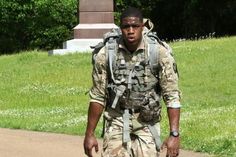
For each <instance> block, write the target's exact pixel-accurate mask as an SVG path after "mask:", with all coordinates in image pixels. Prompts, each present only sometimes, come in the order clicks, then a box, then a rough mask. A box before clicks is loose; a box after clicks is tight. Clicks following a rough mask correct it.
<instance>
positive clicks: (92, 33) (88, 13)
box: [49, 0, 117, 54]
mask: <svg viewBox="0 0 236 157" xmlns="http://www.w3.org/2000/svg"><path fill="white" fill-rule="evenodd" d="M112 28H117V26H116V25H115V24H114V15H113V0H79V24H78V25H77V26H76V27H74V39H72V40H68V41H66V42H64V43H63V49H56V50H52V51H49V54H66V53H74V52H91V51H92V49H91V48H90V46H94V45H96V44H97V43H99V42H100V41H102V38H103V34H104V33H106V32H108V31H110V30H111V29H112Z"/></svg>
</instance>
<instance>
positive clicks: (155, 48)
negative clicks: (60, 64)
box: [84, 7, 181, 157]
mask: <svg viewBox="0 0 236 157" xmlns="http://www.w3.org/2000/svg"><path fill="white" fill-rule="evenodd" d="M120 23H121V25H120V28H121V33H122V35H121V36H120V37H119V38H118V39H115V40H114V41H117V45H113V46H111V45H112V40H111V42H110V43H111V45H110V46H109V44H106V45H105V46H104V47H102V48H101V49H100V50H99V52H98V53H97V54H96V57H95V60H94V65H93V72H92V76H93V77H92V79H93V87H92V88H91V90H90V97H91V100H90V105H89V110H88V123H87V129H86V133H85V139H84V151H85V154H86V155H87V156H89V157H92V156H93V155H92V150H93V148H95V151H96V152H97V151H98V142H97V140H96V137H95V135H94V131H95V128H96V126H97V123H98V121H99V119H100V117H101V115H102V113H104V114H103V115H104V117H105V128H104V140H103V149H102V156H103V157H158V156H159V152H160V149H161V147H166V148H167V152H166V156H168V157H176V156H178V154H179V146H180V137H179V119H180V107H181V105H180V91H179V88H178V74H177V66H176V63H175V60H174V58H173V57H172V54H171V49H170V47H169V46H168V45H167V44H166V43H163V42H161V41H159V40H158V39H153V38H152V39H149V38H148V35H147V34H148V33H149V31H145V29H146V27H145V26H144V22H143V16H142V13H141V12H140V11H139V10H138V9H136V8H133V7H129V8H127V9H126V10H125V11H124V12H123V13H122V15H121V18H120ZM145 32H146V33H145ZM149 36H150V35H149ZM112 39H114V38H112ZM109 41H110V40H109ZM109 41H108V43H109ZM114 56H115V57H114ZM161 96H162V97H163V100H164V102H165V104H166V106H167V112H168V118H169V126H170V127H169V129H170V135H169V137H167V139H166V140H165V142H164V143H163V145H162V146H161V141H160V124H159V122H160V119H161V117H160V111H161V105H160V97H161Z"/></svg>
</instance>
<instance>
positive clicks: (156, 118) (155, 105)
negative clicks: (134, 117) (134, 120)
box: [139, 102, 161, 124]
mask: <svg viewBox="0 0 236 157" xmlns="http://www.w3.org/2000/svg"><path fill="white" fill-rule="evenodd" d="M139 119H140V120H141V122H144V123H148V124H155V123H157V122H160V120H161V105H160V104H159V102H150V103H149V104H146V105H142V106H141V110H140V114H139Z"/></svg>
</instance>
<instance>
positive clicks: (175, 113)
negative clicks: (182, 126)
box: [165, 107, 180, 157]
mask: <svg viewBox="0 0 236 157" xmlns="http://www.w3.org/2000/svg"><path fill="white" fill-rule="evenodd" d="M167 113H168V118H169V126H170V132H173V131H176V132H179V119H180V108H170V107H168V108H167ZM165 145H166V146H167V155H169V156H170V157H176V156H178V154H179V147H180V137H179V136H177V137H175V136H172V135H170V136H169V137H168V138H167V140H166V141H165Z"/></svg>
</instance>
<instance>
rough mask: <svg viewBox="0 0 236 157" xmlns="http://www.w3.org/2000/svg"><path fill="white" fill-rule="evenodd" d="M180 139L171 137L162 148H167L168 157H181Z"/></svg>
mask: <svg viewBox="0 0 236 157" xmlns="http://www.w3.org/2000/svg"><path fill="white" fill-rule="evenodd" d="M179 147H180V137H173V136H169V137H168V138H167V139H166V140H165V141H164V143H163V144H162V146H161V149H163V148H167V152H166V157H177V156H178V155H179Z"/></svg>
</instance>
